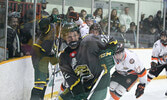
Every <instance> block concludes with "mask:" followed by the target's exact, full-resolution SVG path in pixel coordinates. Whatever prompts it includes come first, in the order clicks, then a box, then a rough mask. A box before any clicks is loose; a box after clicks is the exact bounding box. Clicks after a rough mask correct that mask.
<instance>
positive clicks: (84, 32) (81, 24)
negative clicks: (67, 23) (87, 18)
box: [69, 12, 89, 38]
mask: <svg viewBox="0 0 167 100" xmlns="http://www.w3.org/2000/svg"><path fill="white" fill-rule="evenodd" d="M69 18H72V19H73V20H74V22H75V23H76V24H77V25H79V32H80V34H81V38H84V37H85V36H86V35H88V34H89V26H88V25H87V24H86V23H85V22H84V21H83V20H82V19H81V18H80V17H79V14H78V13H77V12H71V13H70V14H69Z"/></svg>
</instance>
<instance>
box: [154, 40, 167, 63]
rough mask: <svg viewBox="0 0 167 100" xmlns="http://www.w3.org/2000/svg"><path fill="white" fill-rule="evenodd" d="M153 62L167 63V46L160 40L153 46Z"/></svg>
mask: <svg viewBox="0 0 167 100" xmlns="http://www.w3.org/2000/svg"><path fill="white" fill-rule="evenodd" d="M151 60H152V62H155V63H158V62H159V63H160V64H166V63H167V46H165V45H163V44H162V43H161V41H160V40H157V41H156V42H155V43H154V45H153V50H152V58H151Z"/></svg>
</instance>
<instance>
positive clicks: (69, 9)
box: [66, 6, 74, 22]
mask: <svg viewBox="0 0 167 100" xmlns="http://www.w3.org/2000/svg"><path fill="white" fill-rule="evenodd" d="M70 12H74V8H73V6H69V7H68V10H67V13H66V18H67V21H68V22H71V18H69V14H70Z"/></svg>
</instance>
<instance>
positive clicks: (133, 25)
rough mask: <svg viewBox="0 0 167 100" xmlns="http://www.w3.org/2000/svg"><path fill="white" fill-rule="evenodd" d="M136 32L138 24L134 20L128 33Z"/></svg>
mask: <svg viewBox="0 0 167 100" xmlns="http://www.w3.org/2000/svg"><path fill="white" fill-rule="evenodd" d="M134 32H136V25H135V23H134V22H131V23H130V28H129V29H128V31H127V32H126V33H134Z"/></svg>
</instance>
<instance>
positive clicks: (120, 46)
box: [115, 44, 124, 54]
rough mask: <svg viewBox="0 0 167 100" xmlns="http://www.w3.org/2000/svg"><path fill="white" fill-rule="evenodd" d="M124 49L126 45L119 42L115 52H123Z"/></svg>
mask: <svg viewBox="0 0 167 100" xmlns="http://www.w3.org/2000/svg"><path fill="white" fill-rule="evenodd" d="M123 51H124V45H123V44H117V47H116V50H115V54H118V53H121V52H123Z"/></svg>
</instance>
